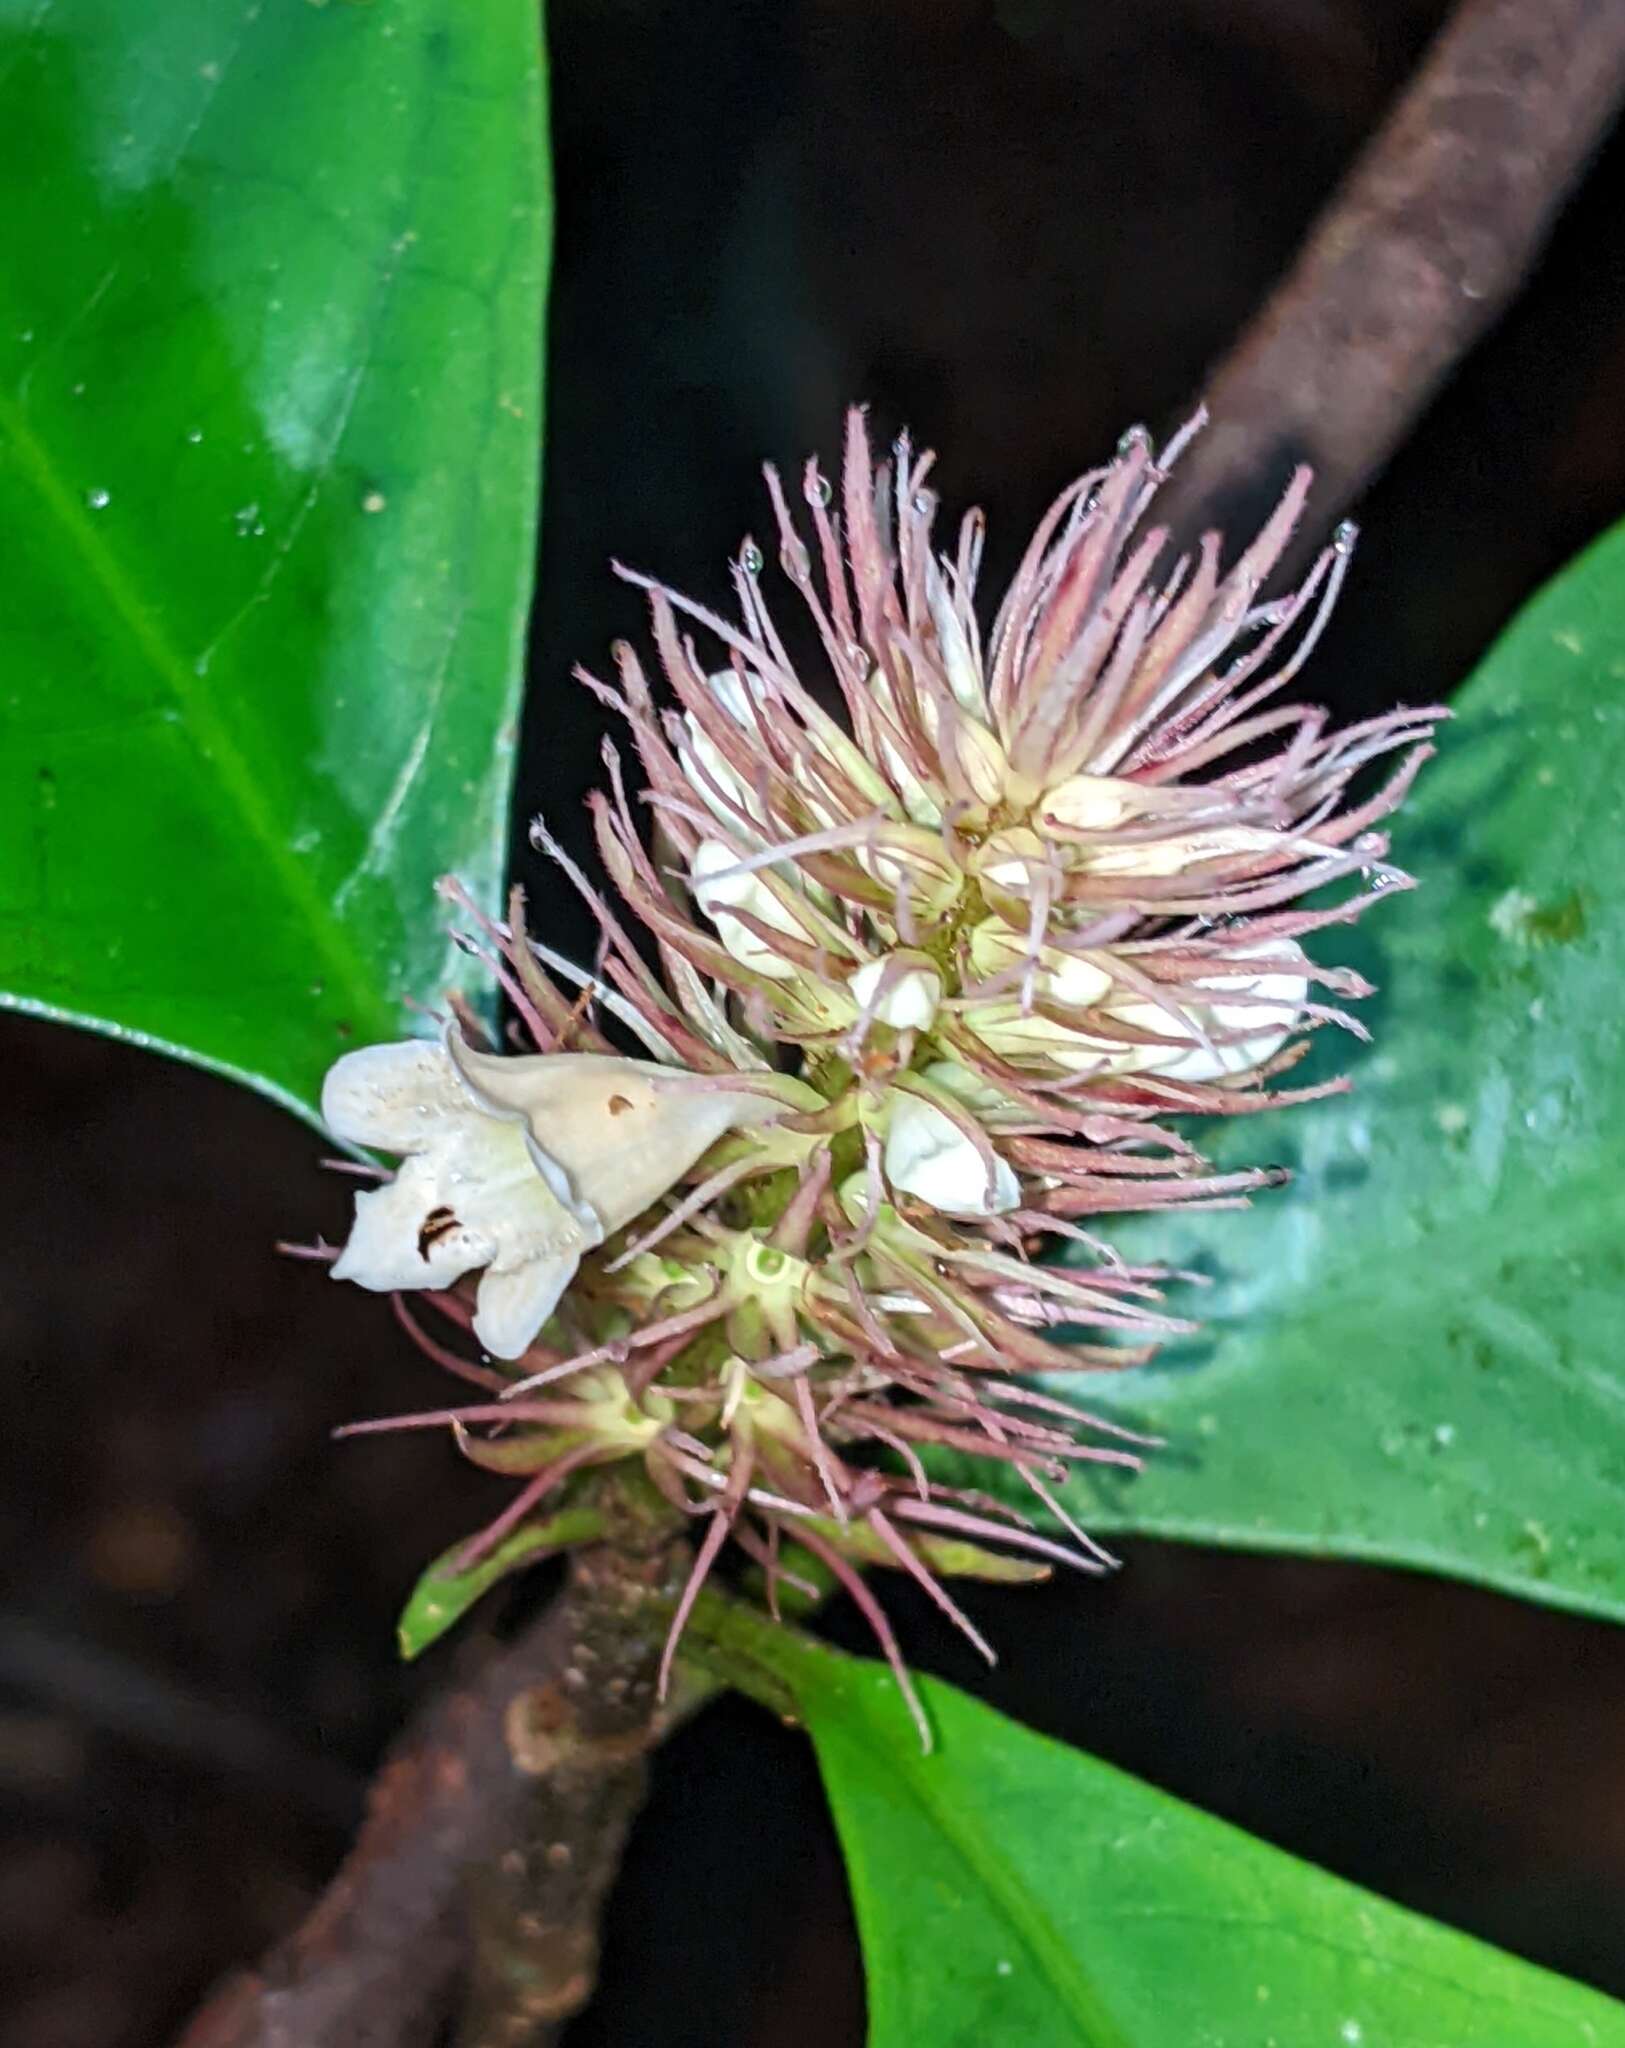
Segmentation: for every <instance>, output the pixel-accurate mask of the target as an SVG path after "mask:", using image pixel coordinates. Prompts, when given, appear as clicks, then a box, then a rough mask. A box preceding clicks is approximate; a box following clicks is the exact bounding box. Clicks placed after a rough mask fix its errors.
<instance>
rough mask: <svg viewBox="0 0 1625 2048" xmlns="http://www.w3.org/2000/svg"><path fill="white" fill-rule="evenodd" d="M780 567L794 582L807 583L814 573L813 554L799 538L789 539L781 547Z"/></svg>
mask: <svg viewBox="0 0 1625 2048" xmlns="http://www.w3.org/2000/svg"><path fill="white" fill-rule="evenodd" d="M779 567H780V568H781V569H782V570H783V571H784V573H785V575H786V576H788V577H789V579H790V581H791V582H792V583H805V582H806V581H807V579H808V578H809V577H810V576H811V575H812V556H811V555H809V554H808V552H807V549H806V546H805V544H804V543H803V542H801V541H799V540H787V541H786V542H785V544H784V546H783V547H782V548H780V549H779Z"/></svg>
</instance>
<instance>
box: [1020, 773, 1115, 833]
mask: <svg viewBox="0 0 1625 2048" xmlns="http://www.w3.org/2000/svg"><path fill="white" fill-rule="evenodd" d="M1138 797H1139V792H1138V790H1137V788H1136V786H1135V784H1133V783H1132V782H1126V781H1124V779H1123V778H1122V777H1121V776H1118V775H1069V776H1068V777H1067V778H1066V780H1065V781H1064V782H1058V783H1056V785H1055V787H1054V788H1053V789H1050V790H1046V791H1045V793H1044V795H1043V796H1042V797H1040V799H1039V801H1038V812H1039V815H1040V817H1042V818H1048V819H1053V820H1054V822H1055V823H1056V824H1057V825H1068V826H1070V827H1071V828H1072V830H1073V831H1075V832H1114V831H1116V829H1117V827H1118V826H1119V825H1121V824H1122V823H1123V822H1124V820H1125V819H1127V818H1130V817H1132V816H1133V815H1134V813H1135V812H1136V811H1137V810H1139V809H1140V803H1139V801H1138Z"/></svg>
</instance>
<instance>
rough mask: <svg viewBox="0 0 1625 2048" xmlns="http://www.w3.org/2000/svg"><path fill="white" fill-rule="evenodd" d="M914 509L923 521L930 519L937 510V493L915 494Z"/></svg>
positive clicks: (919, 492) (924, 492) (921, 492)
mask: <svg viewBox="0 0 1625 2048" xmlns="http://www.w3.org/2000/svg"><path fill="white" fill-rule="evenodd" d="M914 509H915V511H916V512H917V513H919V515H920V517H921V518H922V519H929V518H930V517H931V515H932V514H933V513H934V512H935V511H936V509H937V494H936V492H935V491H916V492H915V493H914Z"/></svg>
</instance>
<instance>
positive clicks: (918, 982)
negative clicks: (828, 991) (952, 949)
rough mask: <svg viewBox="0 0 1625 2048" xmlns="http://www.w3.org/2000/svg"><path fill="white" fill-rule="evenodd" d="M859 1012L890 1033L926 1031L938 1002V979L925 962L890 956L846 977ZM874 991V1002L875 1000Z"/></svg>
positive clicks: (932, 1022)
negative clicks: (863, 1011) (888, 1029)
mask: <svg viewBox="0 0 1625 2048" xmlns="http://www.w3.org/2000/svg"><path fill="white" fill-rule="evenodd" d="M846 985H847V987H848V988H849V989H850V990H851V991H852V994H853V997H854V999H855V1000H856V1002H857V1004H858V1007H859V1009H860V1010H867V1011H868V1013H869V1016H870V1018H871V1019H872V1020H873V1021H874V1022H875V1023H877V1024H889V1025H890V1026H891V1028H892V1029H893V1030H894V1031H929V1030H930V1028H931V1026H932V1025H933V1024H934V1023H935V1022H936V1017H937V1005H938V1004H939V1003H940V1002H941V1001H942V976H941V975H940V974H939V973H938V972H937V970H936V969H935V968H934V967H933V966H932V965H931V963H930V962H929V961H928V960H922V959H919V958H918V956H916V955H913V954H907V953H890V954H887V955H885V956H884V957H883V958H881V959H879V960H870V961H868V962H867V963H866V964H865V965H864V966H862V967H860V968H859V969H858V970H857V972H856V973H855V974H852V975H849V976H848V977H847V984H846ZM877 992H878V1000H877Z"/></svg>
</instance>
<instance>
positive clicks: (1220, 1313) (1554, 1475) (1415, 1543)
mask: <svg viewBox="0 0 1625 2048" xmlns="http://www.w3.org/2000/svg"><path fill="white" fill-rule="evenodd" d="M1457 709H1458V712H1459V721H1458V722H1457V723H1455V724H1453V725H1451V726H1449V727H1447V728H1446V729H1445V732H1444V734H1443V739H1442V745H1441V751H1440V756H1439V758H1438V759H1437V760H1436V761H1434V762H1433V763H1431V764H1430V765H1429V767H1428V768H1427V769H1426V770H1425V771H1424V773H1423V776H1422V780H1421V784H1420V786H1419V791H1418V794H1417V796H1416V798H1415V800H1414V802H1413V803H1412V805H1411V806H1410V807H1409V808H1408V810H1407V812H1406V813H1405V815H1404V816H1403V817H1402V818H1401V819H1400V821H1399V823H1398V826H1397V830H1396V851H1397V854H1398V857H1399V859H1400V860H1401V862H1402V863H1403V865H1405V866H1406V867H1408V868H1409V869H1410V870H1411V871H1412V872H1413V873H1414V874H1416V875H1418V876H1419V877H1420V878H1421V887H1420V888H1418V889H1417V890H1416V891H1415V892H1414V893H1413V894H1409V895H1406V896H1403V897H1400V898H1397V899H1396V900H1394V901H1393V902H1391V903H1386V904H1378V905H1377V906H1375V907H1374V909H1373V911H1372V912H1371V914H1370V915H1369V916H1368V918H1367V919H1366V920H1365V922H1364V923H1363V924H1362V925H1361V927H1360V928H1359V931H1358V932H1357V933H1351V934H1347V935H1345V936H1344V937H1343V939H1342V940H1341V942H1340V943H1341V947H1342V952H1341V954H1340V957H1344V958H1347V959H1350V960H1353V961H1354V962H1355V963H1356V964H1357V965H1358V966H1360V967H1361V968H1362V969H1363V970H1364V971H1365V972H1366V973H1368V974H1369V975H1370V977H1371V978H1372V979H1373V980H1374V981H1375V982H1377V983H1378V984H1379V985H1380V988H1381V991H1382V993H1381V995H1380V997H1379V998H1378V999H1377V1000H1376V1001H1375V1002H1374V1003H1372V1004H1370V1005H1368V1006H1366V1010H1367V1015H1368V1021H1369V1022H1370V1023H1371V1025H1372V1027H1373V1030H1374V1033H1375V1043H1374V1045H1373V1046H1372V1047H1371V1048H1370V1049H1369V1051H1362V1050H1361V1049H1360V1048H1358V1047H1354V1048H1353V1049H1352V1052H1351V1048H1350V1045H1349V1042H1348V1041H1347V1040H1346V1039H1344V1040H1341V1041H1340V1042H1339V1043H1336V1044H1332V1043H1328V1042H1326V1039H1328V1038H1329V1037H1330V1034H1326V1035H1325V1036H1324V1037H1323V1040H1322V1042H1321V1043H1320V1044H1319V1045H1318V1046H1317V1049H1316V1052H1315V1055H1314V1064H1313V1066H1312V1067H1310V1068H1309V1069H1308V1071H1309V1072H1311V1073H1330V1072H1335V1071H1337V1068H1338V1066H1339V1065H1343V1066H1346V1067H1347V1069H1348V1070H1349V1071H1350V1073H1351V1074H1352V1077H1353V1080H1354V1093H1353V1094H1352V1095H1351V1096H1342V1097H1334V1098H1332V1099H1330V1100H1328V1101H1325V1102H1322V1103H1320V1104H1316V1105H1314V1106H1311V1107H1307V1108H1302V1109H1296V1110H1288V1111H1282V1112H1279V1113H1277V1114H1274V1115H1271V1116H1269V1117H1267V1118H1245V1119H1237V1120H1236V1121H1235V1122H1234V1123H1233V1124H1232V1125H1231V1126H1230V1127H1229V1128H1228V1129H1226V1130H1224V1131H1222V1132H1220V1133H1218V1136H1217V1143H1216V1146H1215V1147H1214V1149H1215V1151H1216V1156H1217V1157H1218V1158H1219V1159H1220V1161H1221V1162H1223V1163H1224V1164H1227V1165H1231V1164H1238V1163H1241V1162H1244V1161H1250V1162H1257V1161H1264V1160H1281V1161H1284V1162H1285V1163H1286V1164H1288V1165H1290V1166H1291V1167H1292V1168H1293V1169H1294V1172H1295V1175H1296V1178H1295V1180H1294V1182H1293V1184H1292V1186H1291V1187H1290V1188H1289V1189H1287V1190H1285V1191H1284V1192H1281V1193H1275V1194H1268V1195H1264V1196H1261V1197H1260V1198H1259V1199H1258V1201H1257V1203H1256V1204H1255V1206H1254V1208H1253V1209H1252V1210H1251V1211H1250V1212H1248V1213H1246V1214H1243V1215H1237V1214H1234V1213H1227V1212H1223V1211H1212V1212H1208V1213H1206V1214H1193V1215H1186V1216H1184V1217H1180V1218H1177V1219H1164V1220H1160V1221H1156V1222H1152V1221H1149V1220H1147V1221H1144V1222H1142V1223H1140V1224H1139V1225H1138V1226H1135V1227H1125V1228H1124V1229H1123V1230H1122V1231H1121V1232H1119V1233H1118V1236H1119V1239H1120V1241H1121V1242H1123V1243H1124V1244H1125V1245H1127V1246H1128V1247H1129V1248H1130V1249H1131V1250H1132V1251H1133V1252H1134V1253H1135V1254H1137V1255H1145V1256H1164V1257H1166V1258H1167V1259H1168V1260H1169V1261H1170V1262H1171V1263H1172V1264H1174V1265H1175V1266H1186V1265H1195V1266H1197V1267H1200V1268H1204V1269H1205V1270H1206V1271H1208V1272H1209V1273H1210V1274H1212V1275H1214V1276H1215V1279H1216V1283H1217V1284H1216V1285H1215V1286H1214V1288H1213V1289H1212V1292H1211V1294H1208V1295H1192V1294H1189V1293H1187V1294H1186V1295H1185V1297H1184V1302H1185V1303H1188V1305H1189V1306H1190V1308H1191V1310H1192V1312H1193V1313H1196V1314H1200V1315H1202V1316H1204V1317H1205V1318H1206V1320H1207V1328H1206V1330H1205V1332H1204V1334H1203V1336H1202V1337H1201V1338H1200V1339H1198V1340H1195V1341H1192V1342H1189V1343H1186V1344H1183V1345H1181V1346H1180V1347H1178V1348H1175V1349H1173V1350H1171V1351H1169V1352H1168V1353H1166V1354H1165V1355H1164V1357H1165V1362H1164V1363H1161V1364H1159V1366H1158V1367H1156V1368H1154V1369H1149V1370H1145V1371H1140V1372H1135V1373H1132V1374H1129V1375H1126V1376H1124V1377H1122V1378H1119V1379H1113V1380H1109V1381H1107V1380H1101V1379H1098V1378H1094V1377H1091V1378H1090V1379H1089V1380H1087V1381H1084V1382H1078V1381H1073V1382H1072V1383H1071V1384H1072V1386H1073V1388H1074V1390H1076V1389H1077V1388H1078V1387H1079V1386H1080V1385H1081V1386H1082V1389H1083V1398H1084V1399H1085V1401H1086V1402H1088V1403H1090V1404H1095V1405H1109V1406H1110V1407H1111V1408H1112V1409H1113V1410H1114V1411H1116V1412H1118V1413H1120V1414H1128V1415H1132V1416H1134V1417H1137V1418H1139V1419H1141V1420H1143V1421H1144V1422H1145V1423H1146V1424H1147V1426H1149V1427H1150V1428H1152V1429H1154V1430H1156V1431H1158V1432H1160V1433H1162V1434H1163V1435H1165V1436H1166V1438H1167V1439H1168V1447H1167V1448H1166V1449H1165V1450H1164V1451H1162V1452H1160V1453H1158V1454H1156V1455H1154V1456H1153V1458H1152V1459H1151V1461H1150V1463H1149V1466H1148V1468H1147V1470H1146V1471H1145V1472H1144V1474H1143V1475H1141V1476H1139V1477H1137V1478H1133V1479H1130V1480H1128V1481H1127V1482H1126V1483H1122V1484H1118V1483H1115V1482H1111V1481H1105V1482H1102V1481H1080V1482H1079V1483H1078V1484H1076V1485H1075V1486H1074V1487H1073V1489H1072V1494H1071V1505H1072V1507H1073V1508H1074V1509H1075V1510H1077V1511H1079V1512H1081V1513H1084V1514H1086V1515H1088V1516H1089V1517H1091V1518H1092V1521H1093V1524H1094V1526H1096V1527H1097V1528H1116V1529H1126V1530H1142V1531H1145V1532H1148V1533H1151V1534H1157V1535H1166V1536H1176V1537H1183V1538H1188V1539H1191V1540H1193V1541H1197V1542H1214V1543H1224V1544H1235V1545H1241V1546H1244V1547H1249V1548H1257V1549H1270V1550H1294V1551H1305V1552H1310V1553H1317V1554H1322V1553H1323V1554H1335V1555H1338V1556H1342V1557H1360V1558H1372V1559H1381V1560H1389V1561H1393V1562H1396V1563H1402V1564H1410V1565H1417V1566H1422V1567H1425V1568H1427V1569H1429V1570H1434V1571H1440V1572H1449V1573H1454V1574H1458V1575H1460V1576H1462V1577H1466V1578H1472V1579H1477V1580H1481V1581H1483V1582H1485V1583H1487V1584H1489V1585H1493V1586H1498V1587H1502V1588H1505V1589H1506V1590H1508V1591H1511V1592H1517V1593H1521V1594H1525V1595H1528V1596H1530V1597H1533V1598H1536V1599H1540V1600H1545V1601H1550V1602H1552V1603H1554V1604H1556V1605H1560V1606H1566V1607H1573V1608H1578V1609H1582V1610H1585V1611H1588V1612H1592V1613H1596V1614H1602V1615H1607V1616H1610V1617H1615V1618H1619V1617H1621V1616H1625V1512H1622V1509H1625V1350H1622V1348H1621V1343H1620V1334H1619V1332H1620V1312H1621V1310H1620V1304H1621V1300H1622V1297H1625V1171H1622V1167H1621V1161H1622V1160H1625V1057H1622V1041H1625V986H1622V975H1625V891H1622V889H1621V884H1620V875H1621V872H1622V868H1625V529H1619V530H1616V531H1615V532H1614V533H1612V534H1611V535H1609V536H1608V537H1607V538H1606V539H1605V540H1603V541H1602V542H1601V543H1600V544H1599V545H1598V546H1597V547H1595V548H1594V549H1593V550H1592V551H1591V552H1590V553H1589V554H1587V555H1586V556H1584V557H1583V558H1582V559H1581V560H1580V561H1579V562H1578V563H1577V564H1576V565H1574V566H1573V567H1572V568H1570V569H1569V570H1568V571H1567V572H1566V573H1565V574H1564V575H1563V576H1561V577H1560V578H1559V579H1558V580H1557V581H1556V582H1555V583H1554V584H1552V585H1551V586H1550V587H1549V588H1548V589H1547V590H1546V591H1545V592H1544V593H1543V594H1542V595H1541V596H1540V597H1539V598H1538V599H1537V600H1536V601H1535V602H1534V603H1533V604H1532V605H1531V606H1530V607H1529V609H1528V610H1527V611H1526V612H1525V613H1524V614H1523V615H1522V616H1521V617H1520V618H1519V619H1518V620H1517V621H1516V622H1515V623H1514V624H1513V626H1512V627H1511V629H1510V630H1509V631H1508V632H1507V633H1506V635H1505V636H1504V637H1503V638H1502V640H1501V641H1500V642H1499V644H1498V645H1497V646H1496V647H1495V649H1494V650H1493V652H1492V653H1491V654H1490V656H1489V658H1488V659H1487V661H1486V662H1485V663H1484V665H1483V667H1482V669H1481V670H1480V671H1479V673H1478V674H1477V675H1475V676H1474V678H1473V679H1472V681H1471V682H1470V683H1469V684H1468V686H1467V687H1466V689H1465V690H1464V691H1463V693H1462V694H1461V696H1460V697H1459V699H1458V700H1457ZM1323 950H1324V951H1325V952H1326V953H1327V954H1328V955H1333V954H1336V953H1337V952H1338V947H1337V946H1336V945H1328V946H1326V947H1325V948H1324V949H1323ZM1205 1135H1212V1133H1211V1129H1210V1130H1209V1132H1208V1133H1207V1134H1205ZM1182 1305H1183V1304H1182Z"/></svg>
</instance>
